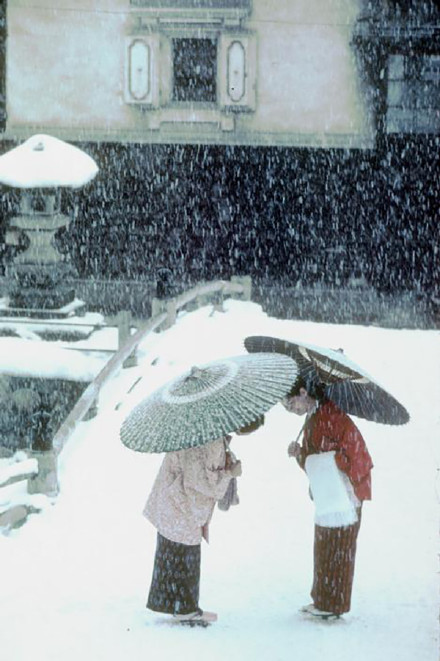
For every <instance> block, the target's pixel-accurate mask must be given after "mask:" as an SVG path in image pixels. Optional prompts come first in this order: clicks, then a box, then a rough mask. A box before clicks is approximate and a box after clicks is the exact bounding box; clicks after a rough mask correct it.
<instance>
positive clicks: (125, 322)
mask: <svg viewBox="0 0 440 661" xmlns="http://www.w3.org/2000/svg"><path fill="white" fill-rule="evenodd" d="M117 320H118V350H119V349H120V348H121V347H123V346H124V344H125V343H126V342H127V341H128V340H129V339H130V328H131V312H130V311H129V310H121V311H120V312H119V314H118V316H117ZM136 365H137V360H136V354H135V352H133V353H132V354H131V356H129V357H128V358H127V360H125V361H124V362H123V364H122V367H135V366H136Z"/></svg>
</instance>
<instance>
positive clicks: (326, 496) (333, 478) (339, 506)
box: [305, 451, 360, 528]
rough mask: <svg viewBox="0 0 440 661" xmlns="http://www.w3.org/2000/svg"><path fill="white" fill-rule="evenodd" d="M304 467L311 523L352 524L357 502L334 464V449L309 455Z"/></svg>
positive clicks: (348, 483) (355, 517)
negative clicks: (312, 513)
mask: <svg viewBox="0 0 440 661" xmlns="http://www.w3.org/2000/svg"><path fill="white" fill-rule="evenodd" d="M305 469H306V473H307V475H308V478H309V482H310V491H311V492H312V497H313V502H314V504H315V523H316V524H317V525H318V526H323V527H325V528H340V527H342V526H349V525H352V524H353V523H356V521H357V520H358V517H357V514H356V506H359V504H360V503H359V501H358V500H357V498H356V495H355V493H354V490H353V487H352V485H351V482H350V480H349V479H348V477H347V476H346V475H345V473H343V472H342V471H341V470H339V468H338V467H337V465H336V461H335V452H334V451H332V452H322V453H320V454H311V455H309V456H308V457H307V459H306V463H305Z"/></svg>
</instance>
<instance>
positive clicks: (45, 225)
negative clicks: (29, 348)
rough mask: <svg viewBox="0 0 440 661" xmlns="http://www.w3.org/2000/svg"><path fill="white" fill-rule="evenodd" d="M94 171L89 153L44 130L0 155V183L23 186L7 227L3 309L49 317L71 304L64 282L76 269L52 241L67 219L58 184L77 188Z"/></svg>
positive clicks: (4, 311)
mask: <svg viewBox="0 0 440 661" xmlns="http://www.w3.org/2000/svg"><path fill="white" fill-rule="evenodd" d="M97 172H98V167H97V165H96V163H95V161H94V160H93V159H92V158H91V157H90V156H88V155H87V154H85V153H84V152H83V151H81V150H80V149H78V148H77V147H74V146H73V145H69V144H67V143H65V142H63V141H62V140H58V139H57V138H53V137H51V136H48V135H34V136H33V137H32V138H29V140H27V141H26V142H24V143H23V144H22V145H20V146H19V147H16V148H15V149H12V150H11V151H9V152H8V153H6V154H4V155H3V156H1V157H0V183H3V184H5V185H7V186H11V187H13V188H19V189H20V191H21V198H20V213H19V215H17V216H14V217H12V218H10V219H9V225H8V228H7V231H6V243H7V244H8V245H10V246H15V247H16V248H17V254H16V255H15V257H14V258H13V262H12V264H11V265H9V266H8V268H7V272H6V275H7V278H8V280H9V281H10V283H11V285H10V291H9V305H8V309H4V310H2V313H3V314H5V313H7V314H14V313H15V314H26V313H27V314H33V316H35V315H36V314H38V316H51V314H50V311H52V312H54V311H55V310H59V311H60V314H62V310H63V309H66V307H68V306H69V305H70V306H72V305H73V304H74V299H75V293H74V291H73V290H72V288H71V287H69V286H68V284H67V282H68V280H69V278H71V277H72V276H73V275H74V269H73V266H72V265H71V264H70V263H68V262H67V260H66V258H65V257H64V256H63V255H62V254H60V253H59V252H58V250H57V248H56V246H55V243H54V238H55V234H56V232H57V231H58V230H60V229H61V228H63V227H67V226H68V224H69V220H70V218H69V217H68V216H66V215H65V214H62V213H61V210H60V194H61V188H62V187H69V188H80V187H81V186H84V185H85V184H87V183H88V182H89V181H91V180H92V179H93V178H94V177H95V175H96V174H97Z"/></svg>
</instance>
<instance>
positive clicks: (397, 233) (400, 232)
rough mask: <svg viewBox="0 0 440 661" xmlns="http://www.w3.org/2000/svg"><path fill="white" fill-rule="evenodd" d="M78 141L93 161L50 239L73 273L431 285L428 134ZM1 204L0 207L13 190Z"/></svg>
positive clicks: (9, 201) (434, 218) (435, 282)
mask: <svg viewBox="0 0 440 661" xmlns="http://www.w3.org/2000/svg"><path fill="white" fill-rule="evenodd" d="M78 146H80V147H81V148H82V149H84V150H85V151H86V152H87V153H89V154H90V155H91V156H93V157H94V158H95V159H96V161H97V162H98V165H99V167H100V172H99V174H98V176H97V177H96V179H95V180H94V181H93V182H91V183H90V184H89V185H88V186H86V187H85V188H83V189H81V190H80V191H78V192H75V193H66V194H65V197H64V201H65V205H66V209H67V208H68V207H69V206H70V205H71V204H73V202H74V201H75V202H76V204H77V207H78V216H77V219H76V221H75V222H74V223H72V225H71V227H70V228H69V230H68V231H67V232H65V233H64V235H63V236H62V237H61V238H62V241H61V243H62V245H63V249H64V250H65V251H67V252H68V253H69V254H71V255H72V257H73V259H74V260H75V263H76V265H77V267H78V269H79V272H80V276H82V277H88V276H96V277H109V278H120V277H122V278H136V279H137V278H153V279H154V278H155V275H156V273H157V271H158V269H160V268H162V267H167V268H170V269H171V271H172V274H173V278H175V279H176V280H178V281H182V280H186V281H194V280H199V279H205V278H214V277H219V276H220V277H228V276H230V275H231V274H232V273H234V274H240V273H249V274H251V275H252V276H253V277H254V278H269V279H275V280H278V281H286V282H289V283H292V284H294V283H296V282H298V280H301V281H302V282H304V283H306V284H311V283H314V282H317V281H322V282H324V283H328V284H336V285H338V284H344V283H345V282H346V281H347V280H348V279H349V278H350V277H352V276H355V277H360V276H363V277H364V278H366V280H367V281H368V282H369V283H370V284H372V285H373V286H375V287H376V288H377V289H378V290H380V291H386V292H390V291H396V292H397V291H402V290H406V289H410V290H416V291H420V292H422V293H425V294H428V295H429V296H431V295H434V294H435V295H436V296H439V294H440V292H439V284H440V277H439V276H440V266H439V262H438V228H439V211H438V197H439V182H438V172H439V150H438V146H439V139H438V138H437V137H435V136H434V137H426V138H424V137H422V138H420V137H418V138H417V140H414V141H413V142H411V141H408V140H403V139H401V140H399V139H395V140H393V141H392V142H390V143H389V144H387V145H386V149H384V150H382V151H381V152H377V151H357V150H356V151H355V150H312V149H293V148H274V147H273V148H255V147H253V148H252V147H218V146H181V145H180V146H179V145H172V146H163V145H160V146H151V145H115V144H102V145H96V144H84V143H83V144H79V145H78ZM9 148H10V146H8V149H9ZM4 151H7V149H6V148H5V149H4ZM5 192H6V193H7V191H5ZM1 204H2V207H3V215H6V214H7V213H9V212H10V210H11V208H14V206H15V204H16V192H15V191H9V194H8V193H7V194H6V195H4V196H2V202H1Z"/></svg>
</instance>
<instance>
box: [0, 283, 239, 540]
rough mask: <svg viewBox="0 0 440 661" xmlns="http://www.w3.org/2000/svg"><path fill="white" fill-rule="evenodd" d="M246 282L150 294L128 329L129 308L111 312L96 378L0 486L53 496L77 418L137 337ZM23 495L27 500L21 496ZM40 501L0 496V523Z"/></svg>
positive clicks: (219, 303) (23, 515)
mask: <svg viewBox="0 0 440 661" xmlns="http://www.w3.org/2000/svg"><path fill="white" fill-rule="evenodd" d="M251 287H252V282H251V278H250V277H249V276H243V277H239V276H236V277H232V278H231V280H230V281H226V280H216V281H213V282H208V283H203V284H199V285H197V286H195V287H193V288H192V289H190V290H188V291H186V292H183V293H182V294H180V295H179V296H176V297H174V298H168V299H156V298H155V299H153V301H152V317H151V318H150V319H149V320H148V321H147V322H146V323H145V324H142V326H141V328H139V329H138V330H137V331H136V332H135V333H134V334H133V335H132V334H131V326H132V324H131V314H130V312H127V311H122V312H120V313H119V314H118V316H117V326H118V350H117V352H116V353H114V355H113V356H112V357H111V358H110V360H108V361H107V363H106V364H105V366H104V367H103V368H102V370H101V371H100V372H99V374H98V375H97V376H96V378H95V379H94V380H93V381H92V382H91V383H90V384H89V385H88V386H87V388H86V389H85V390H84V392H83V394H82V395H81V397H80V398H79V399H78V401H77V402H76V404H75V406H74V407H73V408H72V410H71V411H70V413H69V414H68V416H67V417H66V419H65V420H64V422H63V423H62V425H61V426H60V427H59V429H58V431H57V432H56V434H55V436H54V438H53V441H52V448H53V449H52V450H50V451H48V452H34V453H32V457H33V458H29V459H27V460H25V461H18V462H16V463H13V464H10V465H8V466H7V467H6V468H4V469H2V470H0V490H1V489H2V488H5V487H9V486H11V485H12V484H14V483H20V482H27V492H28V494H45V495H46V496H56V495H58V493H59V484H58V477H57V458H58V455H59V454H60V452H61V451H62V450H63V448H64V447H65V445H66V443H67V442H68V441H69V439H70V438H71V437H72V435H73V433H74V431H75V430H76V428H77V426H78V424H79V423H80V422H81V421H82V420H84V418H85V416H86V414H87V413H88V411H89V410H90V408H91V407H92V406H93V405H94V403H95V402H96V400H97V398H98V396H99V393H100V391H101V388H102V387H103V386H104V385H105V384H106V383H108V381H110V379H112V378H113V377H114V376H115V375H116V374H117V373H118V372H119V370H120V369H122V368H123V367H129V366H132V365H134V364H135V358H134V352H135V350H136V348H137V346H138V345H139V343H140V342H141V341H142V340H143V339H144V338H145V337H146V336H147V335H148V334H149V333H151V332H153V331H154V330H156V329H159V328H160V327H162V328H163V329H164V330H165V329H167V328H170V327H171V326H172V325H173V324H174V323H175V321H176V318H177V313H178V311H179V310H181V309H182V308H184V307H185V306H190V305H191V307H192V308H197V307H201V306H202V305H206V304H207V303H208V302H210V301H211V302H213V304H214V307H215V308H216V309H220V310H221V309H222V307H223V299H224V296H226V295H238V296H240V297H241V298H243V299H244V300H250V298H251ZM26 501H27V502H26ZM40 509H41V507H39V506H37V507H35V505H34V504H33V503H32V501H31V499H29V497H28V499H26V497H23V495H22V496H21V497H19V498H18V500H17V499H14V502H12V500H11V499H10V500H9V501H8V500H6V501H4V502H3V503H2V500H1V498H0V529H2V528H3V529H9V528H11V527H17V526H20V525H22V524H23V523H24V522H25V521H26V519H27V517H28V515H29V514H31V513H34V512H38V511H39V510H40Z"/></svg>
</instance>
